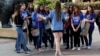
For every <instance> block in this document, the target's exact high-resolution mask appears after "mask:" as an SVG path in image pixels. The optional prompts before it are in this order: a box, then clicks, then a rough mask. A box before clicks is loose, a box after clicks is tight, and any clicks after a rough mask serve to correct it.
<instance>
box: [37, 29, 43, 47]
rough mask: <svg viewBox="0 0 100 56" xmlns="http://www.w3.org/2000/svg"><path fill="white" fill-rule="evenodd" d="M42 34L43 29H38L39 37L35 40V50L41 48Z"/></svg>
mask: <svg viewBox="0 0 100 56" xmlns="http://www.w3.org/2000/svg"><path fill="white" fill-rule="evenodd" d="M43 32H44V29H43V28H39V37H38V38H37V49H38V48H41V44H42V36H43Z"/></svg>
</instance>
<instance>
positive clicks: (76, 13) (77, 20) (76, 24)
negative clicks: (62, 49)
mask: <svg viewBox="0 0 100 56" xmlns="http://www.w3.org/2000/svg"><path fill="white" fill-rule="evenodd" d="M73 8H74V10H73V14H72V16H71V26H72V29H73V35H74V47H73V48H72V50H75V49H76V47H78V48H77V50H80V32H81V21H82V19H83V15H82V13H81V12H80V9H79V7H77V6H74V7H73Z"/></svg>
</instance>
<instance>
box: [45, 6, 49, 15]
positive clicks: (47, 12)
mask: <svg viewBox="0 0 100 56" xmlns="http://www.w3.org/2000/svg"><path fill="white" fill-rule="evenodd" d="M44 8H45V9H46V8H49V7H48V5H45V6H44ZM45 9H44V11H45V13H46V14H49V13H50V10H48V11H46V10H45Z"/></svg>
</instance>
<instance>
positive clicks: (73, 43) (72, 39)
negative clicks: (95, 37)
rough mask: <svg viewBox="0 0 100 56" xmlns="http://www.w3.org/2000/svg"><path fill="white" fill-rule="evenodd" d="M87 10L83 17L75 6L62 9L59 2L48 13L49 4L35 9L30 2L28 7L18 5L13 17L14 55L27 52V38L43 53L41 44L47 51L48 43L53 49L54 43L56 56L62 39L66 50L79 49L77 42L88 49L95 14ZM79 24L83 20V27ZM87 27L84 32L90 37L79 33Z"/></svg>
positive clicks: (89, 7)
mask: <svg viewBox="0 0 100 56" xmlns="http://www.w3.org/2000/svg"><path fill="white" fill-rule="evenodd" d="M86 10H87V11H86V13H85V15H84V14H83V13H82V12H81V10H80V9H79V7H78V6H69V7H67V6H65V7H64V8H63V10H62V9H61V3H60V2H59V1H57V2H56V3H55V8H54V9H53V10H50V8H49V7H48V5H39V6H38V7H37V9H36V10H34V6H33V4H32V3H29V4H28V8H26V5H25V4H24V3H20V4H18V5H17V6H16V8H15V12H14V14H13V15H12V18H13V19H14V22H15V25H16V30H17V33H18V36H17V40H16V45H15V47H16V51H17V53H20V49H21V48H22V49H24V51H25V53H28V51H29V49H28V47H27V38H26V37H29V43H32V41H33V42H34V46H35V48H36V49H37V50H38V51H39V52H41V51H42V43H44V45H45V47H46V48H47V47H48V46H49V45H48V41H49V43H50V46H51V48H54V41H55V46H56V52H55V56H57V55H60V56H62V53H61V49H60V42H61V39H62V38H63V43H64V45H65V46H66V48H65V49H70V48H71V49H72V50H75V49H77V50H81V48H80V47H81V45H80V43H81V42H80V39H81V41H82V46H83V47H84V48H88V49H91V44H92V33H93V30H94V27H95V26H94V22H95V20H96V14H95V12H94V9H93V7H92V6H90V5H89V6H88V7H87V9H86ZM82 21H85V24H84V26H83V27H81V25H82ZM25 25H27V26H25ZM86 25H88V26H89V27H88V30H87V31H88V36H89V37H87V34H85V35H84V34H81V33H82V32H84V31H85V30H84V29H86ZM23 29H24V30H23ZM23 32H28V36H25V34H24V33H23ZM26 35H27V34H26Z"/></svg>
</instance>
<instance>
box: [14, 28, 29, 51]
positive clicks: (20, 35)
mask: <svg viewBox="0 0 100 56" xmlns="http://www.w3.org/2000/svg"><path fill="white" fill-rule="evenodd" d="M16 30H17V34H18V36H17V39H16V46H15V47H16V51H20V49H21V44H23V49H24V51H28V49H27V46H26V41H27V40H26V37H25V35H24V33H23V30H22V27H16Z"/></svg>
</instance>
